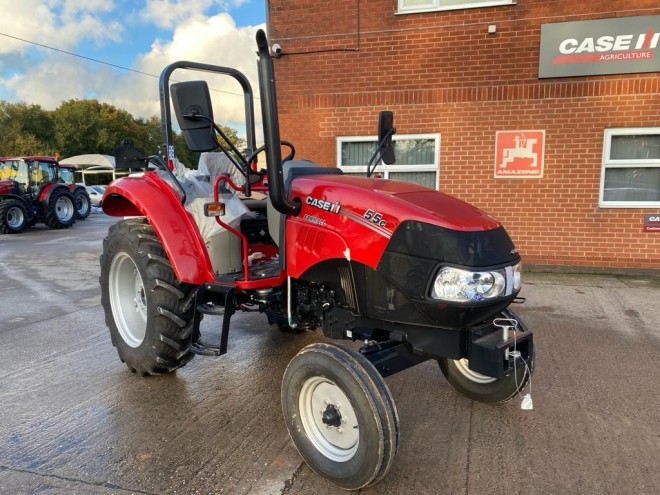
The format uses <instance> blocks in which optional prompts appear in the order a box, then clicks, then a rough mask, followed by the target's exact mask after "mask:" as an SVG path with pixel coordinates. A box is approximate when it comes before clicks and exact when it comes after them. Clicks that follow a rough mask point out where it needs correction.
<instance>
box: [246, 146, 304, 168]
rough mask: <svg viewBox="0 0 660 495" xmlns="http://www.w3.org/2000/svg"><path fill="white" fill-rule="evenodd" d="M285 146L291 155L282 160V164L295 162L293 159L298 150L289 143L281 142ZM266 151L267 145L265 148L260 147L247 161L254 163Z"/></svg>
mask: <svg viewBox="0 0 660 495" xmlns="http://www.w3.org/2000/svg"><path fill="white" fill-rule="evenodd" d="M280 142H281V144H282V145H283V146H286V147H287V148H289V149H290V150H291V153H289V154H288V155H286V156H285V157H284V159H283V160H282V163H284V162H287V161H289V160H293V157H294V156H296V148H294V147H293V144H291V143H290V142H289V141H280ZM265 149H266V145H265V144H264V145H263V146H259V147H258V148H257V149H256V150H254V151H253V152H252V153H250V156H248V157H247V158H246V159H245V161H246V162H248V164H250V163H252V160H254V159H255V158H256V156H257V155H258V154H259V153H261V152H262V151H264V150H265Z"/></svg>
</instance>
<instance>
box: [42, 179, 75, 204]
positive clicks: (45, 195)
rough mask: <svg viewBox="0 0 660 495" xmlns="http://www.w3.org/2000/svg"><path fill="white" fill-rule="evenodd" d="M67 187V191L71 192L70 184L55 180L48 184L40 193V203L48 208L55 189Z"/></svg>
mask: <svg viewBox="0 0 660 495" xmlns="http://www.w3.org/2000/svg"><path fill="white" fill-rule="evenodd" d="M61 189H65V190H66V192H71V191H70V190H69V186H67V185H66V184H62V183H59V182H53V183H50V184H46V185H45V186H44V188H43V189H42V190H41V192H40V193H39V200H38V201H39V204H40V205H41V206H42V208H47V207H48V202H49V201H50V197H51V196H52V195H53V193H54V192H55V191H58V190H61Z"/></svg>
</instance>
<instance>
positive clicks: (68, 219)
mask: <svg viewBox="0 0 660 495" xmlns="http://www.w3.org/2000/svg"><path fill="white" fill-rule="evenodd" d="M75 221H76V200H75V199H74V198H73V194H71V193H70V192H69V190H68V189H65V188H62V189H60V190H56V191H53V193H52V194H51V195H50V199H49V200H48V205H47V206H46V211H45V212H44V223H45V224H46V225H47V226H48V227H50V228H51V229H65V228H67V227H71V226H72V225H73V223H74V222H75Z"/></svg>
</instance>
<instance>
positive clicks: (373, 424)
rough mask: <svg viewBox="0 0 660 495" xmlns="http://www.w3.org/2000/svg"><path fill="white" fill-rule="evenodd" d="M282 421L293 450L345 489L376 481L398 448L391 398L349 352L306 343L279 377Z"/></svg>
mask: <svg viewBox="0 0 660 495" xmlns="http://www.w3.org/2000/svg"><path fill="white" fill-rule="evenodd" d="M282 408H283V410H284V419H285V421H286V425H287V428H288V429H289V433H290V435H291V439H292V440H293V443H294V444H295V446H296V448H297V449H298V452H300V455H301V456H302V457H303V459H304V460H305V462H306V463H307V465H308V466H309V467H310V468H312V469H313V470H314V471H316V472H317V473H318V474H320V475H321V476H323V477H324V478H326V479H328V480H329V481H331V482H332V483H334V484H336V485H337V486H339V487H341V488H343V489H345V490H357V489H360V488H363V487H366V486H369V485H373V484H375V483H377V482H378V481H379V480H380V479H382V478H383V477H384V476H385V475H386V474H387V472H388V471H389V469H390V467H391V465H392V462H393V461H394V457H395V455H396V451H397V448H398V439H399V426H398V420H399V418H398V415H397V412H396V406H395V404H394V400H393V399H392V396H391V394H390V391H389V389H388V387H387V384H386V383H385V381H384V380H383V378H382V376H381V375H380V374H379V373H378V371H377V370H376V369H375V368H374V367H373V365H372V364H371V363H370V362H369V361H368V360H367V359H366V358H365V357H364V356H362V355H361V354H360V353H359V352H357V351H354V350H353V349H351V348H348V347H344V346H340V345H336V344H327V343H316V344H311V345H308V346H307V347H305V348H304V349H303V350H301V351H300V352H299V353H298V354H297V355H296V356H295V357H294V358H293V359H292V360H291V362H290V363H289V365H288V367H287V369H286V372H285V373H284V378H283V379H282Z"/></svg>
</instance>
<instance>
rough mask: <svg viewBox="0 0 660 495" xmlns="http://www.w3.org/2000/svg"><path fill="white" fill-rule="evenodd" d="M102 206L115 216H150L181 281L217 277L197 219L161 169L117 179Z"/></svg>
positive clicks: (211, 279)
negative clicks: (160, 173)
mask: <svg viewBox="0 0 660 495" xmlns="http://www.w3.org/2000/svg"><path fill="white" fill-rule="evenodd" d="M102 208H103V211H104V212H105V213H106V214H108V215H111V216H116V217H121V216H141V217H146V219H147V220H148V221H149V223H150V224H151V226H152V227H153V228H154V231H155V232H156V235H157V236H158V238H159V239H160V241H161V243H162V244H163V247H164V248H165V252H166V253H167V257H168V258H169V260H170V262H171V263H172V268H173V269H174V273H175V275H176V278H177V279H178V280H179V281H180V282H185V283H189V284H196V285H199V284H203V283H206V282H212V281H213V280H214V279H215V276H214V274H213V267H212V265H211V260H210V258H209V255H208V251H207V249H206V245H205V244H204V240H203V239H202V236H201V234H200V233H199V229H198V227H197V224H196V223H195V220H194V219H193V217H192V215H191V214H190V213H189V212H188V211H187V210H186V209H185V208H184V207H183V205H182V204H181V202H180V200H179V198H178V196H177V195H176V193H175V192H174V191H173V190H172V188H171V186H170V185H169V184H167V183H166V182H165V181H164V180H163V179H161V178H160V177H159V176H158V174H157V173H155V172H148V173H146V174H144V175H142V176H136V177H123V178H121V179H118V180H116V181H114V182H113V183H112V184H110V185H109V186H108V188H107V189H106V191H105V194H104V195H103V201H102Z"/></svg>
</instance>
